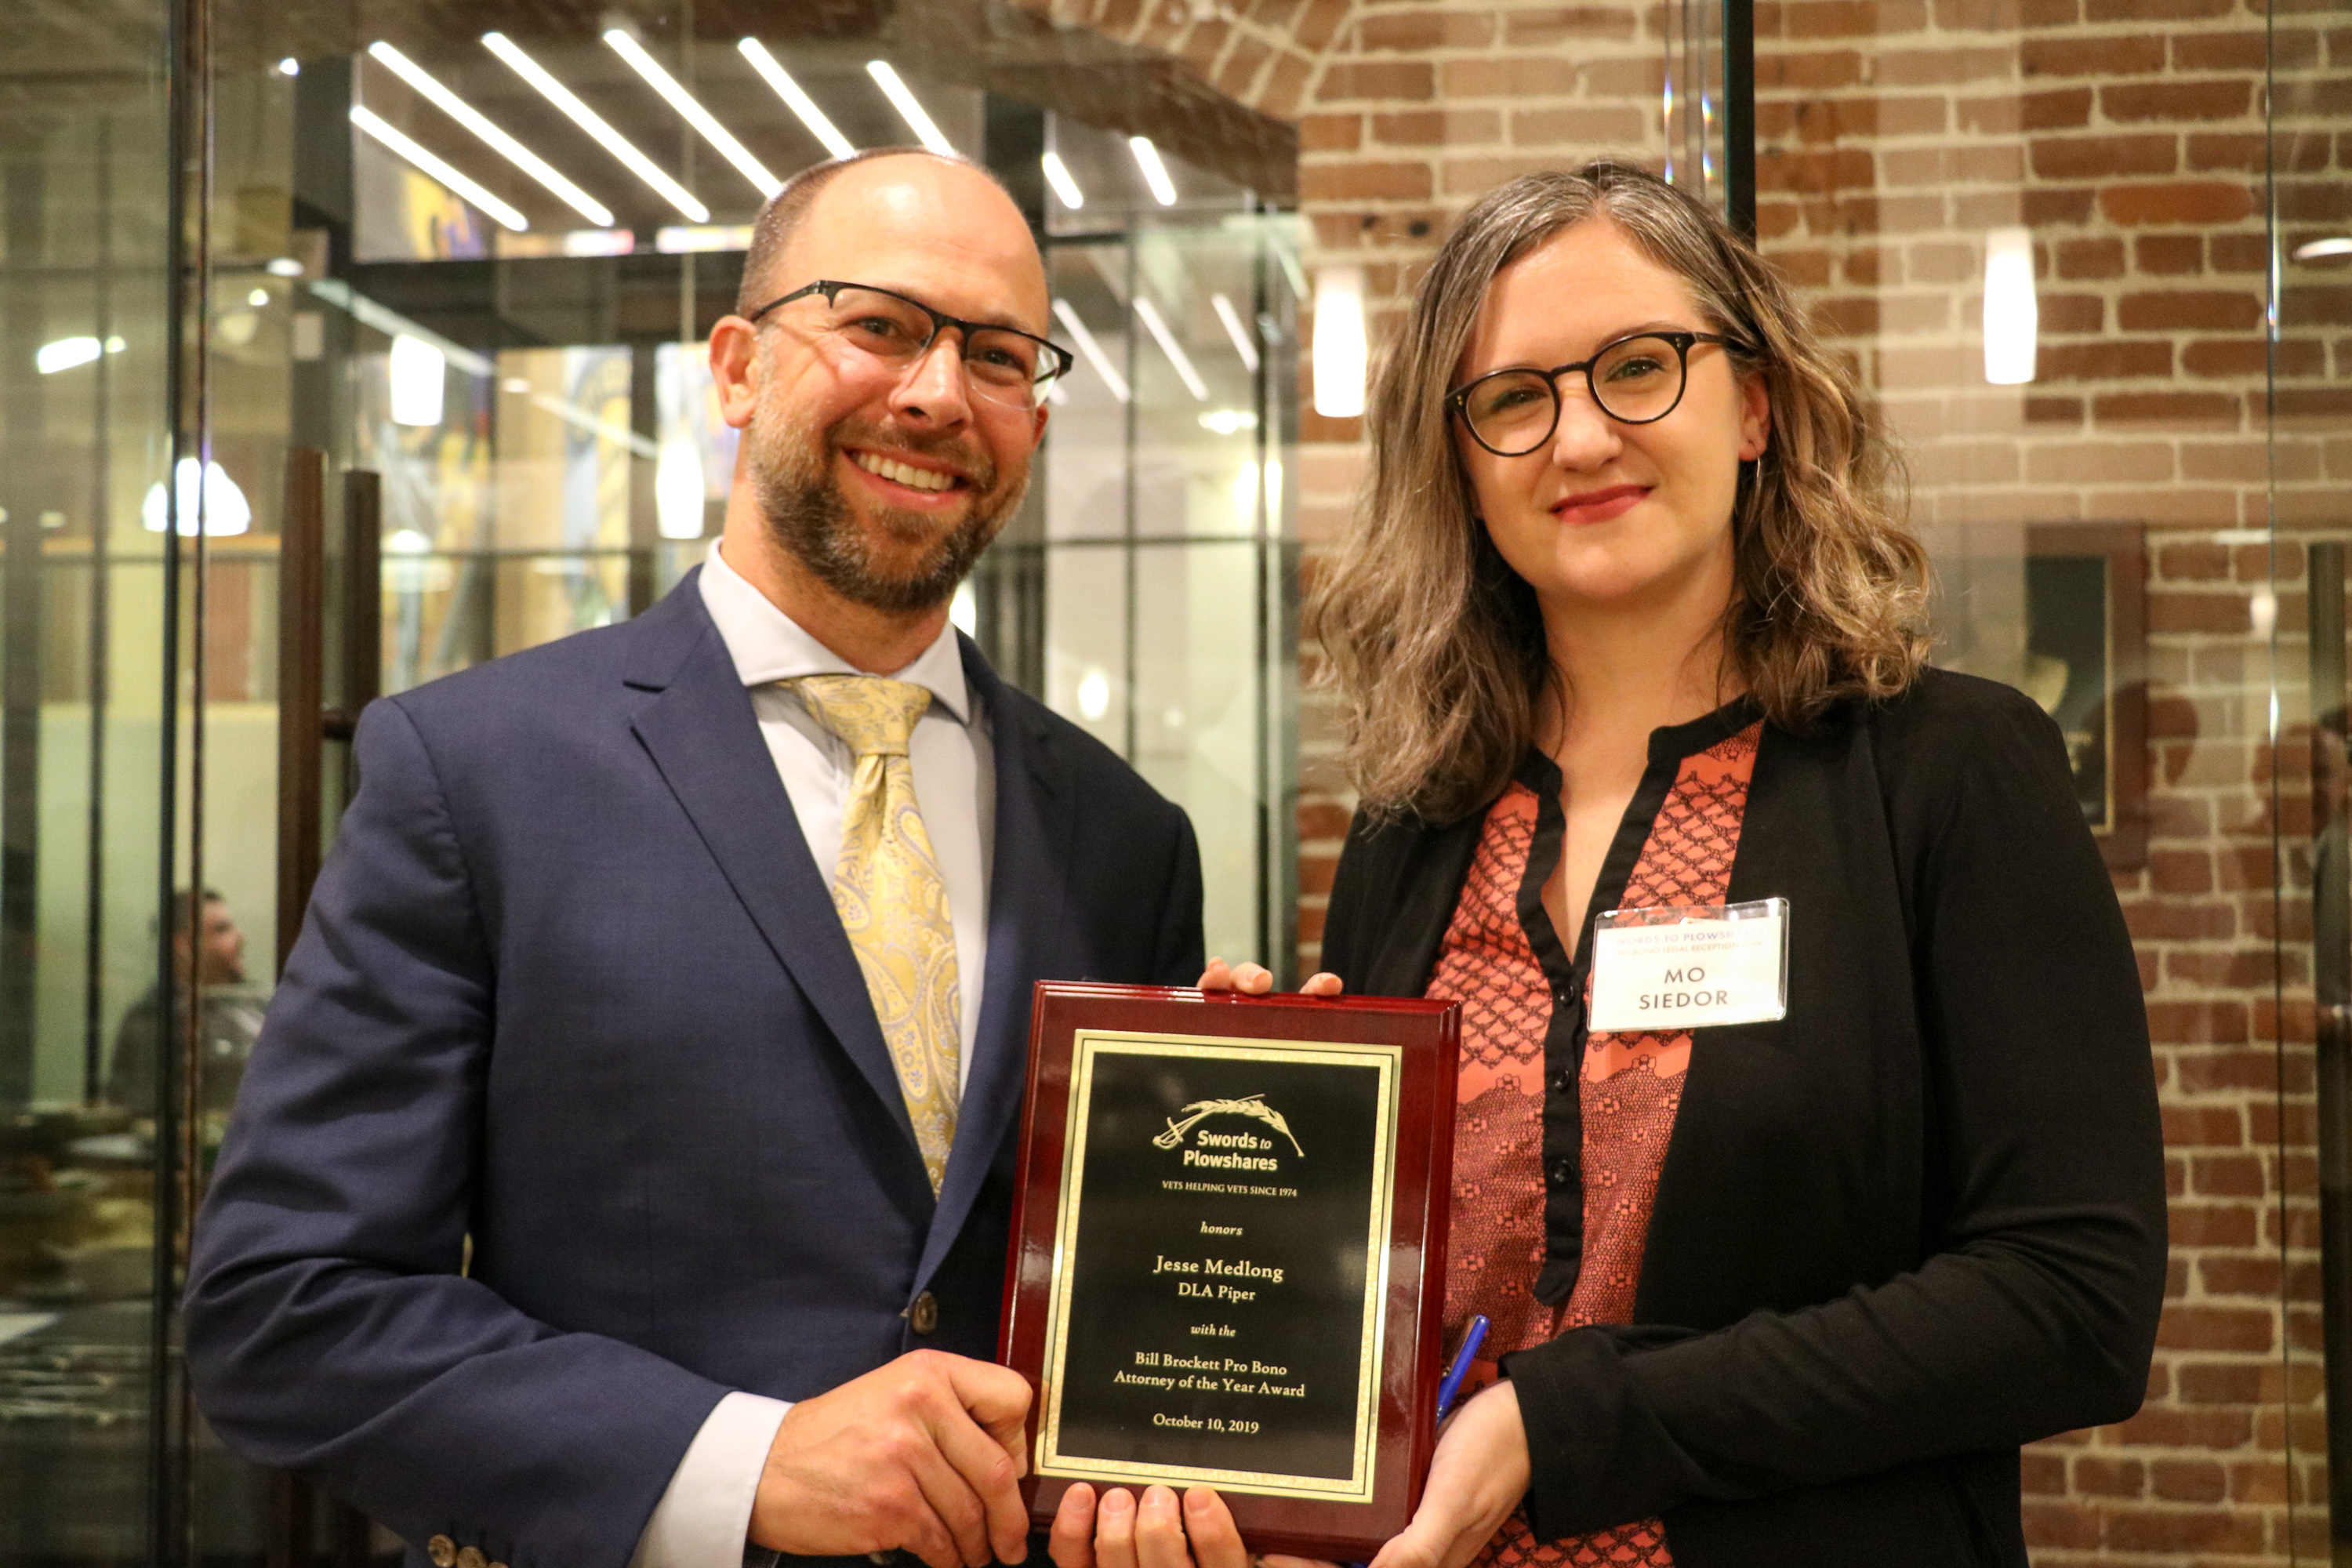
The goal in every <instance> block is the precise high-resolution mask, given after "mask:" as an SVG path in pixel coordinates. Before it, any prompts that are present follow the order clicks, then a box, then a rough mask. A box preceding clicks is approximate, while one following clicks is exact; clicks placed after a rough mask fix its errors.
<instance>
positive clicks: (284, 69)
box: [278, 55, 302, 76]
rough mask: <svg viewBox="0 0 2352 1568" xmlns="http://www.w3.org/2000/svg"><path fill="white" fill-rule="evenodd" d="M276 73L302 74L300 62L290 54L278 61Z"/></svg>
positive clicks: (282, 74) (283, 74)
mask: <svg viewBox="0 0 2352 1568" xmlns="http://www.w3.org/2000/svg"><path fill="white" fill-rule="evenodd" d="M301 74H302V62H301V61H300V60H298V59H296V58H294V57H293V56H292V55H288V56H287V57H286V58H284V59H282V60H279V61H278V75H279V76H300V75H301Z"/></svg>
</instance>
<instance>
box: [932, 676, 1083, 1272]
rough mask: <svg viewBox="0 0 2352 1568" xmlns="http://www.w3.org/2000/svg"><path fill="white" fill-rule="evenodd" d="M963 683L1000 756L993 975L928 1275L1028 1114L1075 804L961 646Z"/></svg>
mask: <svg viewBox="0 0 2352 1568" xmlns="http://www.w3.org/2000/svg"><path fill="white" fill-rule="evenodd" d="M963 665H964V676H965V679H968V680H970V681H971V689H972V692H973V696H974V699H975V700H976V702H977V703H978V704H981V705H984V706H985V708H986V710H987V712H988V715H989V721H990V724H989V729H990V741H991V744H992V747H993V749H994V751H995V753H996V756H995V767H994V773H995V778H996V823H995V830H994V834H993V840H994V845H995V853H994V865H993V867H992V869H991V872H990V875H989V889H988V965H987V969H988V973H987V976H986V979H985V982H984V983H983V986H982V994H981V1005H980V1026H979V1028H978V1030H977V1031H976V1032H975V1034H974V1037H973V1039H972V1047H971V1049H972V1062H971V1074H970V1076H969V1077H968V1079H966V1080H965V1084H964V1091H963V1104H962V1107H961V1110H959V1111H958V1113H957V1116H956V1136H955V1146H954V1148H953V1149H952V1150H950V1152H949V1155H948V1168H947V1174H946V1177H945V1179H944V1180H942V1181H941V1182H940V1206H939V1209H938V1212H937V1213H936V1214H934V1215H933V1216H932V1219H931V1232H930V1236H929V1240H928V1241H927V1242H926V1244H925V1246H924V1248H923V1260H922V1263H921V1264H920V1266H919V1267H918V1268H917V1269H916V1271H915V1277H916V1281H917V1283H918V1285H920V1284H921V1283H922V1282H923V1281H925V1280H928V1279H929V1278H930V1276H931V1271H932V1270H933V1269H935V1268H938V1267H939V1265H940V1261H941V1260H942V1259H944V1258H946V1256H947V1253H948V1248H949V1247H950V1246H952V1245H953V1243H954V1241H955V1238H956V1235H957V1233H958V1232H959V1231H961V1229H962V1228H963V1223H964V1220H965V1219H966V1218H967V1217H968V1216H969V1215H971V1206H972V1204H973V1202H974V1200H975V1199H977V1198H978V1197H979V1196H980V1190H981V1188H982V1185H983V1184H985V1183H986V1181H987V1178H988V1173H989V1168H990V1166H991V1165H992V1164H993V1163H994V1162H995V1159H996V1152H997V1150H998V1149H999V1148H1000V1147H1001V1146H1002V1145H1003V1142H1004V1136H1005V1133H1006V1132H1007V1131H1010V1130H1011V1128H1012V1126H1013V1121H1014V1119H1015V1118H1016V1117H1017V1116H1018V1115H1019V1113H1020V1110H1021V1094H1022V1090H1023V1089H1024V1086H1025V1085H1026V1082H1027V1079H1028V1075H1029V1010H1030V1007H1029V1004H1030V993H1031V991H1032V990H1033V988H1034V985H1035V984H1036V982H1037V981H1038V979H1039V978H1040V977H1042V976H1043V975H1044V974H1045V973H1046V967H1045V964H1046V959H1045V955H1046V954H1047V953H1048V952H1051V951H1052V950H1053V949H1054V948H1055V946H1056V945H1057V937H1056V933H1058V932H1059V931H1061V929H1062V923H1063V909H1062V905H1063V900H1064V897H1065V894H1066V890H1067V889H1068V887H1069V879H1068V877H1067V876H1066V874H1065V870H1066V861H1067V858H1068V855H1069V850H1070V843H1071V838H1072V829H1073V826H1074V824H1073V821H1072V817H1073V814H1074V813H1075V811H1076V802H1075V801H1074V800H1073V799H1072V798H1071V791H1070V789H1069V786H1068V780H1067V777H1066V769H1065V768H1064V766H1063V764H1062V761H1061V759H1060V757H1059V756H1058V755H1057V754H1056V753H1055V750H1054V747H1053V743H1052V742H1051V740H1050V739H1049V738H1048V736H1047V734H1046V731H1045V726H1044V725H1043V724H1041V723H1039V722H1038V721H1037V720H1036V717H1035V715H1034V714H1033V713H1031V712H1029V711H1027V710H1025V707H1024V705H1023V704H1021V703H1019V702H1017V701H1015V700H1013V699H1012V698H1011V697H1010V695H1009V694H1008V693H1007V691H1006V690H1005V688H1004V686H1003V682H1002V681H1000V680H999V679H997V676H996V673H995V671H993V670H992V669H990V668H988V666H987V663H986V662H985V661H984V660H982V658H981V657H980V652H979V650H978V649H977V648H975V647H972V645H971V643H970V642H969V641H966V642H964V643H963Z"/></svg>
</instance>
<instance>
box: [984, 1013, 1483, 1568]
mask: <svg viewBox="0 0 2352 1568" xmlns="http://www.w3.org/2000/svg"><path fill="white" fill-rule="evenodd" d="M1080 1029H1121V1030H1128V1031H1132V1032H1137V1033H1147V1034H1159V1033H1164V1034H1169V1035H1213V1036H1228V1037H1234V1038H1237V1039H1276V1040H1298V1041H1329V1042H1335V1043H1360V1044H1366V1045H1392V1046H1401V1047H1403V1051H1402V1073H1401V1074H1400V1079H1401V1082H1400V1085H1399V1090H1398V1096H1397V1110H1398V1115H1397V1124H1396V1125H1397V1154H1396V1175H1395V1183H1396V1184H1395V1191H1394V1199H1393V1202H1392V1205H1391V1211H1390V1214H1391V1220H1390V1233H1389V1276H1388V1279H1389V1300H1388V1318H1387V1326H1386V1331H1385V1334H1384V1338H1383V1342H1382V1344H1381V1352H1380V1354H1381V1382H1380V1390H1381V1391H1380V1417H1379V1421H1380V1430H1379V1435H1378V1436H1377V1438H1376V1440H1375V1442H1374V1445H1373V1483H1372V1500H1371V1501H1370V1502H1368V1503H1350V1502H1330V1501H1325V1500H1310V1499H1305V1498H1286V1497H1261V1496H1257V1495H1255V1494H1250V1493H1244V1492H1226V1493H1223V1494H1222V1495H1223V1497H1224V1499H1225V1501H1226V1504H1227V1506H1229V1507H1230V1508H1231V1509H1232V1510H1233V1513H1234V1523H1235V1524H1236V1525H1237V1526H1238V1527H1239V1528H1240V1530H1241V1533H1242V1539H1243V1540H1244V1542H1248V1544H1249V1547H1250V1549H1251V1551H1253V1552H1297V1553H1300V1554H1302V1555H1306V1556H1311V1557H1325V1558H1333V1559H1338V1560H1340V1561H1350V1560H1353V1561H1361V1560H1366V1559H1369V1558H1370V1557H1371V1556H1372V1554H1373V1553H1374V1552H1377V1551H1379V1549H1380V1547H1381V1543H1382V1542H1386V1541H1387V1540H1388V1539H1389V1538H1390V1537H1391V1536H1392V1535H1395V1534H1396V1533H1397V1532H1398V1531H1402V1529H1403V1528H1404V1527H1405V1525H1406V1523H1407V1522H1408V1521H1410V1520H1411V1519H1412V1510H1413V1509H1414V1508H1415V1507H1417V1506H1418V1505H1419V1503H1420V1501H1421V1486H1422V1480H1423V1477H1425V1476H1426V1475H1427V1474H1428V1471H1429V1460H1430V1455H1431V1452H1432V1450H1433V1448H1434V1447H1435V1446H1436V1441H1437V1432H1436V1426H1437V1424H1436V1405H1437V1384H1438V1379H1439V1376H1440V1373H1441V1371H1442V1367H1441V1363H1440V1354H1439V1352H1440V1347H1439V1344H1438V1331H1439V1321H1440V1319H1441V1317H1442V1316H1443V1314H1444V1307H1445V1226H1446V1209H1447V1205H1446V1194H1447V1189H1448V1187H1449V1186H1450V1185H1451V1181H1452V1173H1453V1166H1454V1075H1455V1073H1456V1071H1457V1062H1456V1058H1457V1057H1458V1054H1459V1052H1460V1049H1461V1009H1460V1007H1459V1005H1456V1004H1453V1003H1438V1002H1427V1001H1422V1000H1418V999H1412V1000H1402V999H1395V998H1388V997H1349V998H1346V999H1339V1000H1325V999H1321V998H1315V997H1303V996H1299V995H1297V994H1285V995H1279V996H1264V997H1253V996H1236V995H1234V994H1231V993H1227V992H1201V991H1187V990H1171V989H1165V988H1161V987H1157V986H1142V985H1084V984H1066V983H1061V982H1055V981H1041V982H1040V983H1039V984H1038V986H1037V993H1036V1005H1035V1009H1034V1013H1033V1014H1032V1016H1031V1022H1030V1035H1029V1092H1028V1098H1027V1100H1026V1101H1025V1103H1024V1109H1023V1111H1022V1115H1021V1163H1020V1168H1019V1173H1018V1174H1017V1176H1016V1178H1015V1183H1014V1187H1013V1249H1012V1256H1011V1258H1009V1259H1008V1260H1007V1268H1006V1270H1005V1280H1004V1319H1003V1322H1004V1328H1003V1338H1002V1339H1001V1340H1000V1342H999V1343H998V1348H997V1359H998V1360H999V1361H1001V1362H1003V1363H1004V1364H1005V1365H1007V1366H1009V1367H1012V1368H1013V1370H1015V1371H1016V1372H1019V1373H1021V1374H1022V1375H1023V1376H1024V1377H1026V1378H1027V1379H1028V1380H1029V1386H1030V1388H1031V1390H1032V1391H1033V1392H1034V1393H1036V1394H1039V1395H1040V1396H1041V1397H1040V1399H1039V1401H1038V1403H1037V1404H1036V1405H1034V1406H1033V1407H1032V1408H1033V1410H1035V1411H1037V1412H1039V1413H1042V1412H1043V1410H1044V1408H1045V1406H1044V1401H1043V1398H1042V1394H1043V1392H1044V1390H1043V1388H1042V1386H1041V1384H1040V1373H1041V1372H1042V1370H1043V1368H1044V1366H1045V1317H1046V1308H1047V1298H1048V1292H1049V1289H1050V1286H1051V1282H1052V1278H1053V1264H1054V1231H1055V1218H1056V1214H1057V1211H1058V1209H1059V1207H1060V1202H1061V1184H1062V1151H1063V1139H1064V1137H1065V1134H1066V1128H1067V1125H1068V1115H1069V1102H1070V1058H1071V1055H1072V1051H1073V1047H1074V1044H1075V1040H1076V1034H1077V1031H1079V1030H1080ZM1031 1426H1032V1431H1033V1432H1034V1431H1035V1429H1036V1426H1035V1422H1034V1420H1033V1421H1032V1424H1031ZM1032 1441H1033V1442H1034V1441H1035V1439H1034V1437H1033V1438H1032ZM1071 1485H1072V1483H1071V1482H1070V1481H1068V1480H1066V1479H1062V1478H1059V1477H1053V1478H1041V1477H1038V1476H1036V1475H1034V1474H1033V1475H1031V1476H1029V1477H1028V1478H1027V1479H1024V1481H1023V1482H1022V1483H1021V1490H1022V1495H1023V1496H1024V1498H1025V1499H1026V1500H1028V1503H1029V1514H1030V1518H1031V1520H1032V1521H1034V1522H1035V1523H1036V1525H1037V1526H1038V1528H1040V1529H1043V1528H1045V1526H1047V1525H1048V1524H1050V1523H1051V1522H1052V1521H1053V1518H1054V1512H1055V1510H1056V1509H1057V1508H1058V1507H1060V1505H1061V1501H1062V1494H1063V1493H1064V1492H1066V1491H1067V1490H1068V1489H1069V1488H1070V1486H1071Z"/></svg>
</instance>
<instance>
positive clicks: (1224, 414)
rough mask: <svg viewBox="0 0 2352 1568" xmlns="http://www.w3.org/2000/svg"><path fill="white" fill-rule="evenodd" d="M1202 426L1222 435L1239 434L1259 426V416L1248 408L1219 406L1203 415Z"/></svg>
mask: <svg viewBox="0 0 2352 1568" xmlns="http://www.w3.org/2000/svg"><path fill="white" fill-rule="evenodd" d="M1201 428H1202V429H1203V430H1212V431H1214V432H1215V433H1216V434H1218V435H1220V436H1234V435H1238V434H1239V433H1241V432H1242V431H1244V430H1255V429H1256V428H1257V416H1256V415H1255V414H1252V413H1251V412H1250V411H1249V410H1248V409H1246V408H1218V409H1213V410H1212V411H1210V412H1209V413H1207V414H1203V415H1202V416H1201Z"/></svg>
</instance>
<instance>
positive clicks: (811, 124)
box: [735, 38, 857, 158]
mask: <svg viewBox="0 0 2352 1568" xmlns="http://www.w3.org/2000/svg"><path fill="white" fill-rule="evenodd" d="M735 50H736V52H737V53H738V54H740V55H741V56H742V57H743V58H745V59H747V60H750V61H751V68H752V69H753V70H755V71H758V72H759V73H760V79H761V80H762V81H764V82H766V83H767V84H768V85H769V86H770V87H772V88H773V89H775V92H776V96H777V97H778V98H781V99H782V100H784V107H785V108H786V109H789V110H792V111H793V113H794V114H795V115H797V116H799V117H800V122H801V123H802V124H803V125H805V126H807V127H808V133H809V134H810V135H812V136H814V137H815V138H816V139H817V141H819V142H822V143H824V150H825V151H826V152H827V153H831V154H832V155H833V156H835V157H836V158H846V157H848V156H849V155H850V154H851V153H855V152H856V151H857V149H856V147H855V146H853V145H851V144H850V140H849V138H848V137H846V136H844V135H843V134H842V133H841V132H839V131H837V130H835V127H834V123H833V121H830V120H827V119H826V118H825V117H824V110H822V109H819V108H818V107H817V106H816V100H814V99H813V98H811V97H810V96H809V95H808V94H807V93H805V92H803V91H802V90H801V84H800V83H798V82H796V81H794V80H793V79H792V77H791V75H790V74H789V73H788V72H786V71H785V69H784V68H783V67H782V66H780V65H778V64H777V63H776V57H775V56H773V55H772V54H770V53H769V52H768V47H767V46H766V45H765V44H762V43H761V42H760V40H759V39H757V38H745V39H744V40H743V41H742V42H740V43H739V44H737V45H736V46H735Z"/></svg>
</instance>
